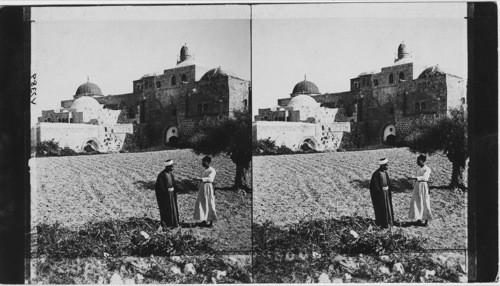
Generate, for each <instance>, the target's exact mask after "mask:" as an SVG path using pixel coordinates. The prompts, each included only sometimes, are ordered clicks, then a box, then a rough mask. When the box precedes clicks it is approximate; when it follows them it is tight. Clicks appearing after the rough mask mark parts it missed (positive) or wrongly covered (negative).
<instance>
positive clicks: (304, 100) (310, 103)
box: [287, 94, 320, 110]
mask: <svg viewBox="0 0 500 286" xmlns="http://www.w3.org/2000/svg"><path fill="white" fill-rule="evenodd" d="M319 105H320V104H319V103H318V102H316V100H314V98H312V97H311V96H309V95H306V94H300V95H297V96H295V97H293V98H292V100H290V102H289V103H288V105H287V107H293V109H295V110H300V109H304V108H316V107H319Z"/></svg>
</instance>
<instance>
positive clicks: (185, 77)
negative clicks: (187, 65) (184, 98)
mask: <svg viewBox="0 0 500 286" xmlns="http://www.w3.org/2000/svg"><path fill="white" fill-rule="evenodd" d="M181 79H182V81H183V82H187V81H188V80H187V76H186V74H185V73H183V74H182V77H181Z"/></svg>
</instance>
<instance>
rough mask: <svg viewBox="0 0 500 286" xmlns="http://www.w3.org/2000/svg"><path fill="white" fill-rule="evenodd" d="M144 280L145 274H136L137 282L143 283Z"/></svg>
mask: <svg viewBox="0 0 500 286" xmlns="http://www.w3.org/2000/svg"><path fill="white" fill-rule="evenodd" d="M143 281H144V276H142V274H140V273H137V274H136V275H135V282H136V283H137V284H142V282H143Z"/></svg>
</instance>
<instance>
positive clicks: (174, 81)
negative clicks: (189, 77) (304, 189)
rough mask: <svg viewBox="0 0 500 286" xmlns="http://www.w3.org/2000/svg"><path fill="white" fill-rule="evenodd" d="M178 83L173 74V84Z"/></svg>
mask: <svg viewBox="0 0 500 286" xmlns="http://www.w3.org/2000/svg"><path fill="white" fill-rule="evenodd" d="M175 84H176V79H175V75H173V76H172V85H175Z"/></svg>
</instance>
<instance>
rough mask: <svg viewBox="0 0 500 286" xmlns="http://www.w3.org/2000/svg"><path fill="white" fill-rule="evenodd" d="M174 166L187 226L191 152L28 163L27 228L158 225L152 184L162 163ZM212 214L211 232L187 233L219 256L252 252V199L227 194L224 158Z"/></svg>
mask: <svg viewBox="0 0 500 286" xmlns="http://www.w3.org/2000/svg"><path fill="white" fill-rule="evenodd" d="M168 158H171V159H173V160H174V162H175V167H174V176H175V178H176V180H177V181H178V183H179V186H180V188H179V189H180V190H179V192H178V196H177V199H178V207H179V216H180V220H181V221H184V222H187V223H191V222H194V220H193V213H194V204H195V202H196V197H197V186H196V184H195V183H193V181H192V180H191V179H192V178H193V177H199V176H200V172H201V171H202V169H203V167H202V166H201V158H202V156H197V155H195V154H194V153H193V152H192V151H191V150H169V151H159V152H145V153H120V154H105V155H88V156H72V157H46V158H34V159H31V162H30V167H31V170H32V181H31V184H32V187H34V189H32V224H33V225H38V224H41V223H45V224H55V223H60V224H61V225H62V226H64V227H70V228H78V227H79V226H82V225H83V224H85V223H88V222H98V221H103V220H124V221H125V220H128V219H129V218H144V217H148V218H152V219H153V220H159V216H160V215H159V211H158V205H157V202H156V196H155V191H154V184H155V181H156V177H157V175H158V173H159V172H160V171H161V170H162V169H164V167H163V163H164V161H165V160H166V159H168ZM212 165H213V167H214V168H215V169H216V171H217V176H216V184H215V199H216V209H217V212H218V217H219V221H217V222H216V223H215V225H214V227H213V228H199V227H196V228H190V230H192V231H193V232H194V234H195V236H197V237H199V238H205V237H206V238H213V239H215V245H213V248H215V249H216V250H221V251H250V250H251V196H250V195H246V196H243V195H240V194H236V193H235V192H233V191H231V190H229V188H230V187H231V186H232V184H233V182H234V174H235V169H236V167H235V165H234V164H233V162H232V161H231V160H230V159H229V158H227V157H223V156H219V157H215V158H214V160H213V164H212Z"/></svg>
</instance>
